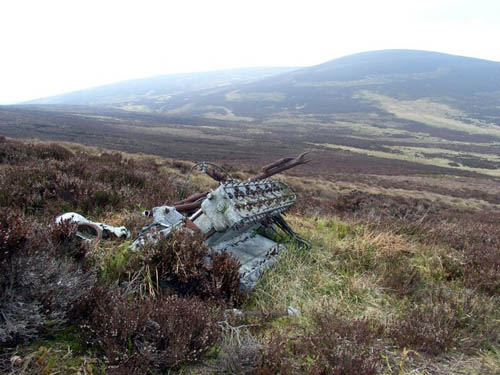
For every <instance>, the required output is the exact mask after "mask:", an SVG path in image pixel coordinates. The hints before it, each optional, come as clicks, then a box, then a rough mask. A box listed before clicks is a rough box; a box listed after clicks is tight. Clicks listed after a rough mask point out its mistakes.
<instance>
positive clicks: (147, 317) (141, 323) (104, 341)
mask: <svg viewBox="0 0 500 375" xmlns="http://www.w3.org/2000/svg"><path fill="white" fill-rule="evenodd" d="M74 314H75V316H77V317H78V318H79V319H80V320H81V321H82V327H83V329H84V332H85V333H86V335H87V337H88V343H92V344H93V345H96V346H97V347H98V348H100V349H101V350H102V352H103V354H104V357H105V360H106V362H107V363H108V365H109V366H110V370H112V371H113V373H144V372H146V371H147V369H148V368H150V367H151V366H152V367H154V368H158V369H163V370H165V369H168V368H171V367H174V366H177V365H178V364H180V363H182V362H185V361H194V360H197V359H199V358H200V357H201V356H202V355H203V353H204V352H205V351H206V350H208V349H209V348H210V347H211V346H212V345H213V344H214V343H215V342H216V340H217V338H218V336H219V329H218V326H217V320H218V319H217V318H218V315H217V313H216V311H215V310H214V309H212V308H210V307H209V306H208V305H207V304H205V303H203V302H202V301H201V300H199V299H197V298H180V297H178V296H175V295H172V296H163V297H160V298H154V297H147V298H138V297H137V296H133V295H130V294H128V293H126V292H125V291H124V290H120V289H116V288H114V289H108V288H104V287H98V288H95V289H94V290H93V291H92V293H91V294H89V295H88V297H87V299H86V300H85V301H83V302H82V303H81V304H80V305H79V306H78V309H77V310H76V311H74Z"/></svg>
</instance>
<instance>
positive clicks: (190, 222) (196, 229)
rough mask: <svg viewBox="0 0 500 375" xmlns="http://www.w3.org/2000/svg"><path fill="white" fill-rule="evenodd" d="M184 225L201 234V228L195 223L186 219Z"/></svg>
mask: <svg viewBox="0 0 500 375" xmlns="http://www.w3.org/2000/svg"><path fill="white" fill-rule="evenodd" d="M184 225H185V226H186V228H189V229H191V230H193V231H195V232H201V230H200V228H199V227H198V226H196V224H195V223H193V222H192V221H191V220H189V219H186V220H185V221H184Z"/></svg>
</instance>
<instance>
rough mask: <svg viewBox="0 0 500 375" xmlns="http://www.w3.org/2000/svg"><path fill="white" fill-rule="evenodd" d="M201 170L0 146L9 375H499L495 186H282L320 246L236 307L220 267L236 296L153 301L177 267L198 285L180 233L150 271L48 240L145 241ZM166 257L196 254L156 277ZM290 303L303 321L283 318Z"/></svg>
mask: <svg viewBox="0 0 500 375" xmlns="http://www.w3.org/2000/svg"><path fill="white" fill-rule="evenodd" d="M191 165H192V163H190V162H185V161H180V160H173V159H164V158H161V157H156V156H148V155H132V154H126V153H112V152H109V151H108V150H105V149H99V148H86V147H83V146H81V145H77V144H70V143H66V144H54V143H44V142H38V141H37V142H33V141H31V142H21V141H16V140H12V139H5V138H2V139H1V140H0V267H2V272H1V273H0V274H1V278H0V292H1V293H2V294H1V298H0V309H1V310H2V313H3V314H2V319H0V338H1V340H0V348H1V351H0V364H1V366H2V367H1V368H2V371H4V372H5V373H9V372H12V373H19V372H22V373H40V372H42V373H43V372H45V373H52V372H57V373H62V374H69V373H75V372H81V373H84V372H86V373H92V374H104V373H107V374H114V373H147V372H150V373H153V374H154V373H160V372H161V371H163V372H165V371H170V372H171V373H180V374H208V373H213V372H218V373H255V374H302V373H318V374H319V373H331V372H335V371H338V372H339V373H342V374H352V375H354V374H400V375H403V374H415V373H419V374H430V373H432V374H496V373H498V371H499V370H500V361H499V359H498V350H499V349H500V342H499V341H498V338H499V337H500V335H499V334H500V326H499V323H498V322H499V319H500V310H499V306H500V304H499V302H500V300H499V298H500V290H499V285H500V271H499V270H500V268H499V263H498V262H499V261H498V260H499V259H500V257H499V255H500V254H499V249H500V232H499V228H500V225H499V224H500V221H499V218H500V212H499V209H500V195H499V192H500V184H499V182H498V181H495V180H493V179H483V178H450V177H446V176H441V177H438V176H434V177H423V176H419V177H415V176H413V177H412V176H409V175H406V174H404V172H403V171H400V174H399V175H392V176H373V175H363V174H356V175H353V174H346V175H344V176H343V177H342V176H336V177H335V178H333V177H328V176H322V175H319V176H315V177H308V176H307V174H304V173H301V172H300V170H299V173H294V174H293V175H291V174H285V175H282V176H278V178H279V179H281V180H283V181H285V182H287V183H289V184H290V185H291V186H292V187H293V189H294V190H295V191H296V192H297V193H298V196H299V199H298V204H297V205H296V206H295V207H294V209H293V210H292V212H291V213H290V214H289V215H287V218H288V221H289V222H290V224H291V225H292V226H293V228H295V229H296V230H297V231H298V232H299V233H300V234H301V235H302V236H304V237H305V238H306V239H308V240H309V241H310V242H311V243H312V248H311V249H310V250H308V251H304V250H298V249H297V248H295V247H294V246H293V244H288V249H287V250H286V251H285V252H284V253H283V256H282V259H281V260H280V262H279V263H278V265H277V266H276V267H275V268H274V269H272V270H270V271H268V272H267V273H266V274H265V276H264V278H263V279H262V280H261V282H260V283H259V285H258V287H257V288H256V289H255V290H254V291H252V292H251V293H250V294H249V295H248V296H246V297H245V298H243V297H242V296H239V297H238V298H237V299H236V298H235V297H236V296H237V295H236V294H234V293H235V291H234V289H231V288H230V287H229V285H230V284H225V283H226V282H227V281H224V280H232V277H233V276H231V275H232V274H231V272H232V271H231V263H230V262H229V263H228V261H227V260H225V261H224V262H223V263H222V264H226V266H225V267H226V268H224V269H221V271H220V272H222V273H221V275H225V276H224V277H228V278H227V279H225V278H221V279H219V281H218V282H217V283H216V284H213V285H222V286H226V287H228V289H226V292H224V293H226V294H222V295H221V294H217V293H219V292H217V291H218V290H219V291H220V289H211V288H212V287H210V288H209V286H208V285H207V286H205V287H204V288H207V289H201V290H198V289H197V290H195V291H192V292H191V293H193V294H188V295H185V294H183V293H185V290H186V289H185V288H181V289H178V290H177V289H174V290H173V291H170V292H168V293H167V294H165V295H164V294H163V293H158V290H157V289H155V288H156V287H157V286H155V285H156V284H155V281H154V278H151V277H150V276H147V275H151V274H155V272H157V273H158V274H159V275H160V277H163V276H161V275H164V272H167V275H169V276H168V277H169V278H170V285H173V284H172V282H173V280H177V279H176V277H179V274H178V273H176V272H177V271H175V270H176V269H179V268H176V267H179V266H181V267H182V268H181V269H183V270H184V271H183V272H188V274H186V275H190V276H186V275H184V276H182V278H181V279H179V280H184V281H182V282H185V283H186V282H188V281H189V280H191V279H189V278H196V277H199V276H196V275H199V274H200V273H199V269H198V268H196V267H198V266H196V264H197V263H196V259H198V258H197V256H202V257H203V256H204V255H203V254H204V253H203V252H200V246H201V245H200V243H199V242H197V241H198V240H197V239H195V238H191V237H185V236H184V237H182V236H180V237H179V236H176V237H174V238H175V241H174V242H168V243H165V244H163V245H162V246H164V247H161V248H159V249H156V250H155V249H149V250H147V251H146V253H145V255H144V256H143V255H140V254H136V253H134V252H131V251H128V250H126V245H127V242H125V244H122V243H121V242H119V241H116V240H111V239H108V240H103V241H101V242H100V243H97V244H95V245H93V246H92V247H90V248H82V247H81V245H79V244H78V242H75V241H74V240H72V238H73V237H71V233H72V232H71V230H72V228H63V229H62V230H57V228H55V227H54V226H53V218H54V215H55V214H57V213H60V212H62V211H72V210H74V211H78V212H80V213H82V214H84V215H86V216H88V217H90V218H92V219H94V220H97V221H105V222H108V223H110V224H114V225H123V224H124V225H126V226H127V227H128V228H129V229H130V230H131V231H132V232H136V231H137V230H138V229H140V228H141V227H142V226H143V225H145V224H146V220H147V218H143V217H141V216H140V213H141V210H143V209H144V208H150V207H151V206H153V205H157V204H161V203H162V202H164V201H165V200H176V199H177V198H178V196H179V193H180V190H179V188H180V186H181V185H182V188H183V189H184V190H186V189H187V191H185V193H191V192H195V191H198V190H205V189H206V188H207V186H209V185H210V182H209V179H208V178H206V177H204V176H203V175H196V174H194V175H192V178H191V179H190V180H189V181H188V184H187V185H185V184H184V177H185V172H186V171H187V170H188V169H189V168H190V166H191ZM305 168H307V166H305ZM296 172H297V171H296ZM232 174H233V176H235V177H237V178H240V179H245V178H247V177H248V176H251V175H253V174H254V172H253V171H251V170H248V169H245V168H243V169H239V170H235V169H233V170H232ZM179 243H180V244H182V245H179ZM178 246H181V247H178ZM159 250H160V251H165V253H164V254H170V253H171V252H173V254H178V255H179V254H180V255H182V254H184V253H186V254H188V253H189V254H191V255H190V256H189V257H184V256H182V257H180V258H172V259H171V258H168V257H166V258H165V256H166V255H164V257H163V258H161V259H163V260H162V262H160V263H158V262H156V261H155V260H154V259H156V258H155V254H158V253H155V251H159ZM148 254H149V255H148ZM197 254H198V255H197ZM169 259H170V260H169ZM155 262H156V263H155ZM169 262H174V263H169ZM176 262H177V263H176ZM179 262H180V263H179ZM190 262H195V263H190ZM169 264H170V265H172V267H173V268H172V269H170V268H169V267H170V266H169ZM176 264H177V266H175V265H176ZM155 270H156V271H155ZM168 272H170V273H168ZM204 272H206V271H204ZM186 277H189V278H188V279H185V278H186ZM186 280H188V281H186ZM193 280H194V279H193ZM196 280H198V279H196ZM199 282H200V280H198V281H197V283H199ZM55 285H57V287H54V286H55ZM186 285H188V284H186ZM197 285H198V284H197ZM200 285H201V284H200ZM169 290H170V289H169ZM183 290H184V292H182V291H183ZM187 290H189V289H187ZM89 293H90V294H89ZM172 293H173V294H172ZM207 293H208V294H207ZM227 293H229V294H227ZM221 296H225V297H221ZM231 296H232V297H231ZM19 306H21V307H22V308H20V307H19ZM290 306H292V307H294V308H296V309H298V310H299V311H300V313H301V315H300V316H282V315H283V314H281V312H282V311H284V310H286V309H288V308H289V307H290ZM231 307H238V308H239V309H240V310H241V311H244V312H246V313H245V314H243V315H232V314H230V313H229V312H228V311H229V310H228V309H230V308H231ZM155 324H156V325H158V324H159V326H158V327H161V330H160V328H158V327H157V328H154V327H156V326H155ZM151 327H153V328H154V329H152V328H151ZM155 332H160V333H161V335H162V336H161V337H160V336H158V335H157V334H156V333H155Z"/></svg>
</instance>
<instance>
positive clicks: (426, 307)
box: [389, 289, 500, 355]
mask: <svg viewBox="0 0 500 375" xmlns="http://www.w3.org/2000/svg"><path fill="white" fill-rule="evenodd" d="M499 329H500V325H499V324H498V311H497V310H496V308H495V306H494V305H492V304H491V303H487V302H486V301H485V300H482V299H480V298H478V297H477V296H475V295H474V294H472V293H466V292H454V293H452V292H451V291H447V290H444V289H439V290H437V291H432V292H426V293H424V294H423V295H421V296H419V300H418V302H417V303H414V304H413V305H412V306H410V307H409V308H408V310H407V311H406V313H405V314H404V315H403V316H402V317H401V318H400V319H399V320H397V321H395V322H394V323H393V324H392V326H391V327H390V328H389V336H390V337H392V339H393V340H394V342H395V343H396V344H397V345H398V346H399V347H400V348H409V349H413V350H417V351H419V352H424V353H428V354H431V355H438V354H441V353H443V352H446V351H449V350H452V349H457V350H458V349H459V350H461V351H466V352H467V351H470V350H473V349H481V348H487V347H488V346H489V345H491V344H498V335H497V332H498V330H499Z"/></svg>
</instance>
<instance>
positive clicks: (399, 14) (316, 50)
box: [0, 0, 500, 104]
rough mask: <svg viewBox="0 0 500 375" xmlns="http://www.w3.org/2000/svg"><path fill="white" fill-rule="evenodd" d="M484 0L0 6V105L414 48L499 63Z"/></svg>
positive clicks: (24, 2) (493, 20)
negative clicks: (166, 78)
mask: <svg viewBox="0 0 500 375" xmlns="http://www.w3.org/2000/svg"><path fill="white" fill-rule="evenodd" d="M499 11H500V3H498V2H495V1H486V0H483V1H469V0H463V1H450V0H434V1H430V0H425V1H421V2H419V3H403V2H401V1H394V0H391V1H381V2H377V3H372V2H366V1H353V2H350V3H349V4H344V3H340V4H332V3H329V2H320V1H310V2H308V3H307V4H305V3H301V2H293V1H287V2H285V1H275V2H271V3H267V2H263V1H256V2H252V3H243V2H238V1H213V2H201V1H185V2H182V3H175V4H170V3H165V2H160V1H142V2H140V3H139V2H131V1H119V2H118V1H107V2H96V1H87V2H71V3H70V2H65V1H61V0H52V1H47V2H36V1H30V0H20V1H16V2H12V3H7V4H6V3H4V4H2V5H0V14H1V16H0V17H1V19H2V22H0V32H1V33H2V35H3V36H4V38H3V39H4V40H3V42H4V43H3V53H4V56H5V57H6V58H4V59H3V60H2V62H1V65H0V82H2V85H1V86H0V104H14V103H19V102H23V101H27V100H33V99H37V98H41V97H47V96H53V95H58V94H62V93H65V92H71V91H75V90H82V89H87V88H91V87H97V86H102V85H106V84H110V83H115V82H119V81H124V80H131V79H138V78H146V77H152V76H156V75H167V74H177V73H188V72H206V71H216V70H226V69H238V68H253V67H275V66H281V67H286V66H288V67H302V66H311V65H316V64H320V63H323V62H325V61H329V60H333V59H336V58H339V57H342V56H346V55H351V54H354V53H359V52H365V51H373V50H384V49H417V50H426V51H435V52H442V53H449V54H453V55H460V56H468V57H475V58H481V59H487V60H493V61H500V51H499V50H498V49H496V48H492V37H493V36H494V35H499V34H500V20H499V19H498V17H497V15H498V14H499Z"/></svg>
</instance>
